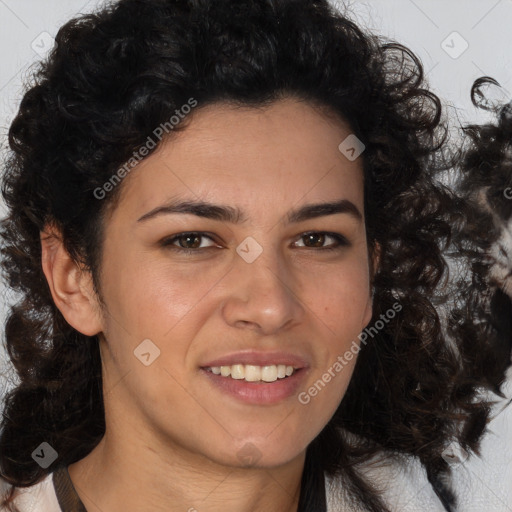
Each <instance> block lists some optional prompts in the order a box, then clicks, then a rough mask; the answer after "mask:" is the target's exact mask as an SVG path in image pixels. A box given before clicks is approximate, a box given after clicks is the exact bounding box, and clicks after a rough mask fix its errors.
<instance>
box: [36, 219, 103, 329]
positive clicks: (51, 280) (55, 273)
mask: <svg viewBox="0 0 512 512" xmlns="http://www.w3.org/2000/svg"><path fill="white" fill-rule="evenodd" d="M40 236H41V263H42V267H43V272H44V275H45V276H46V280H47V281H48V285H49V287H50V291H51V294H52V297H53V301H54V302H55V305H56V306H57V308H58V309H59V311H60V312H61V313H62V315H63V316H64V318H65V319H66V321H67V322H68V323H69V325H71V326H72V327H74V328H75V329H76V330H77V331H79V332H81V333H82V334H85V335H86V336H94V335H96V334H98V333H99V332H101V331H102V330H103V326H102V321H101V315H100V308H99V304H98V300H97V297H96V294H95V293H94V288H93V285H92V277H91V275H90V272H87V271H85V270H83V269H81V268H80V266H79V265H78V264H77V263H76V262H75V261H73V259H72V258H71V257H70V255H69V254H68V252H67V251H66V249H65V248H64V244H63V242H62V236H61V233H60V231H59V230H58V229H57V228H56V227H55V226H52V225H46V226H45V228H44V231H41V232H40Z"/></svg>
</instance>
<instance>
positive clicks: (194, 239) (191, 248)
mask: <svg viewBox="0 0 512 512" xmlns="http://www.w3.org/2000/svg"><path fill="white" fill-rule="evenodd" d="M202 239H208V240H210V241H211V242H214V240H213V238H212V237H211V236H209V235H207V234H206V233H201V232H188V233H178V234H177V235H173V236H172V237H170V238H165V239H164V240H162V241H161V242H160V244H161V245H162V247H166V248H169V249H172V250H176V251H179V252H185V253H193V252H198V250H199V249H209V248H211V247H214V246H215V244H213V245H208V246H204V245H202V244H201V241H202ZM176 244H177V245H176Z"/></svg>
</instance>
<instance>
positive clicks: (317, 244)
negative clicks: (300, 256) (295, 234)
mask: <svg viewBox="0 0 512 512" xmlns="http://www.w3.org/2000/svg"><path fill="white" fill-rule="evenodd" d="M328 239H332V240H334V243H331V244H329V245H325V242H326V241H327V240H328ZM300 240H302V241H303V243H304V245H303V246H300V245H299V247H306V248H308V249H320V250H322V251H330V250H336V249H343V248H345V247H348V246H350V242H349V241H348V240H347V239H346V238H345V237H344V236H343V235H340V234H338V233H326V232H322V231H312V232H310V233H304V234H303V235H302V236H301V237H300Z"/></svg>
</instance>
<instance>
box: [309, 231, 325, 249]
mask: <svg viewBox="0 0 512 512" xmlns="http://www.w3.org/2000/svg"><path fill="white" fill-rule="evenodd" d="M306 237H307V239H308V240H309V241H313V246H314V247H322V245H323V242H324V235H322V234H321V233H311V234H310V235H306ZM315 238H316V239H317V243H315Z"/></svg>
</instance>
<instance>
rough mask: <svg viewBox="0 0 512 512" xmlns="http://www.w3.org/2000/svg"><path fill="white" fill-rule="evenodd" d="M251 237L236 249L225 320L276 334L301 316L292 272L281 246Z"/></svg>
mask: <svg viewBox="0 0 512 512" xmlns="http://www.w3.org/2000/svg"><path fill="white" fill-rule="evenodd" d="M248 238H249V239H246V240H244V241H243V242H242V243H241V244H240V245H239V246H238V247H237V253H238V254H237V256H236V257H235V259H234V262H233V265H234V268H233V272H231V273H230V274H231V284H230V287H229V292H228V295H229V296H228V297H227V302H226V307H225V315H226V320H227V321H228V322H229V323H231V324H235V323H237V322H243V323H244V325H245V324H247V323H250V324H256V325H257V326H258V327H259V328H261V329H263V330H265V331H269V332H271V331H275V330H277V329H279V328H280V327H282V326H283V325H285V324H288V323H289V322H290V321H292V320H294V319H295V320H298V319H299V317H300V316H301V314H302V306H301V304H300V301H299V298H298V297H297V295H296V292H295V290H294V288H295V286H294V282H293V279H294V278H293V273H292V270H291V269H290V268H289V267H288V265H287V263H286V260H285V258H284V256H283V254H282V252H281V251H280V249H279V247H277V246H275V245H273V244H271V243H269V242H268V240H267V241H266V242H264V243H262V244H260V243H258V242H257V241H256V240H255V239H251V238H250V237H248Z"/></svg>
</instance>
